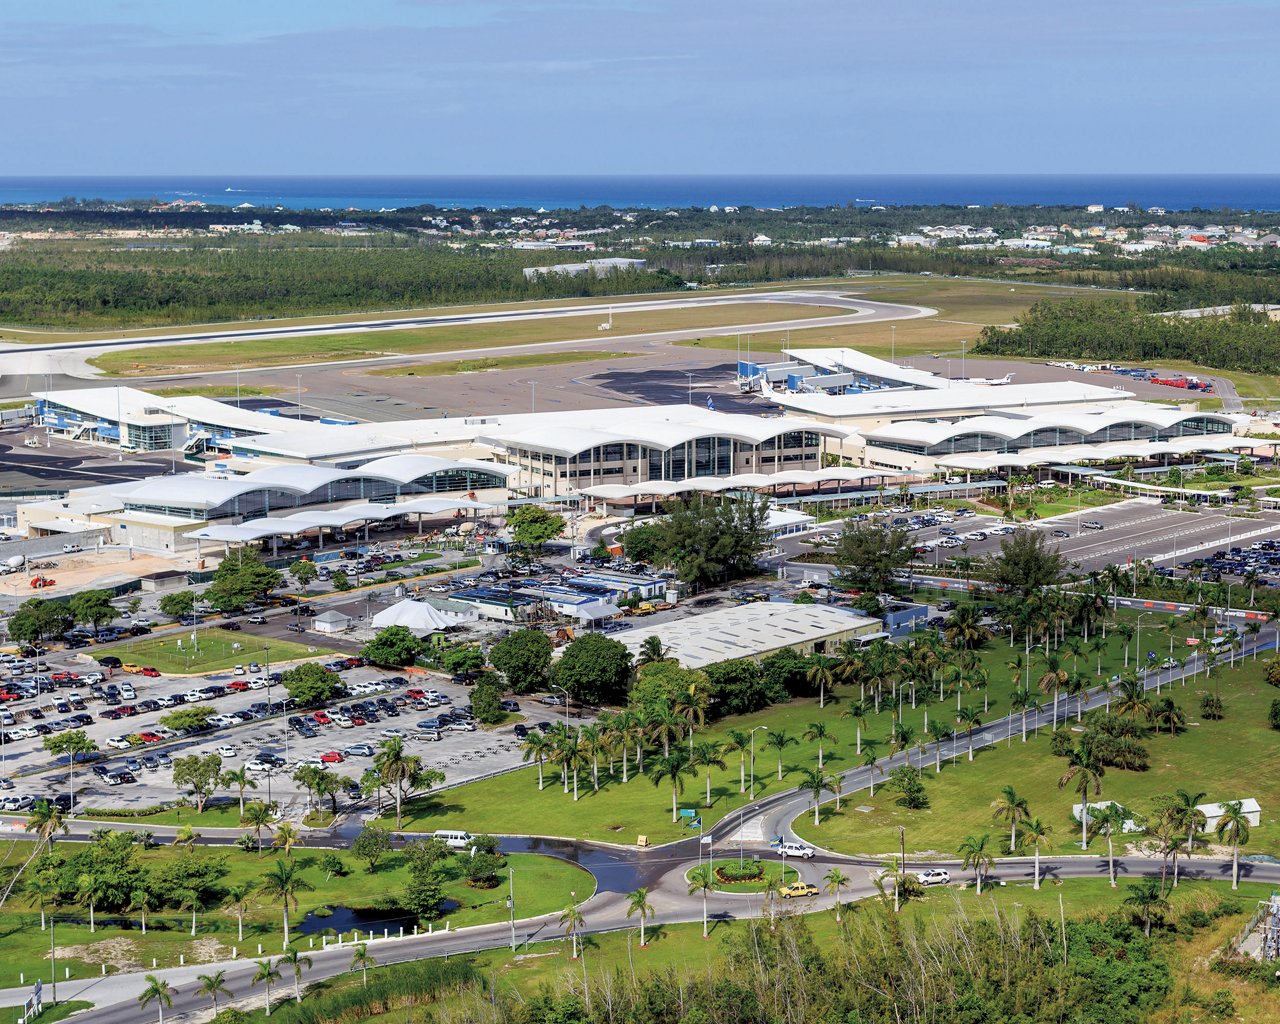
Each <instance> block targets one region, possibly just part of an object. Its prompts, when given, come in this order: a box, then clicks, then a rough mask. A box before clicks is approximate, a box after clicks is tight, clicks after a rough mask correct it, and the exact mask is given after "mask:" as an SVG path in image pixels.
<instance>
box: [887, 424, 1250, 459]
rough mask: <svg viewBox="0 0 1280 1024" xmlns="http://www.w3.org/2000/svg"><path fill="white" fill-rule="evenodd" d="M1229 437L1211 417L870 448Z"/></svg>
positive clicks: (968, 448) (1001, 449) (914, 450)
mask: <svg viewBox="0 0 1280 1024" xmlns="http://www.w3.org/2000/svg"><path fill="white" fill-rule="evenodd" d="M1229 433H1231V424H1230V423H1227V422H1224V421H1223V420H1220V419H1216V418H1214V417H1211V416H1193V417H1190V418H1188V419H1185V420H1181V421H1179V422H1178V423H1176V424H1174V425H1173V426H1171V427H1165V428H1160V427H1153V426H1151V424H1149V423H1138V422H1133V421H1129V422H1124V423H1113V424H1111V425H1110V426H1107V427H1104V428H1102V429H1100V430H1095V431H1093V432H1092V433H1088V434H1085V433H1082V432H1081V431H1078V430H1072V429H1070V428H1067V427H1042V428H1039V429H1036V430H1033V431H1031V432H1030V433H1027V434H1023V435H1022V436H1021V437H1015V438H1012V439H1006V438H1003V437H1000V436H999V435H997V434H984V433H982V432H981V431H974V432H971V433H962V434H955V435H953V436H951V437H948V438H946V439H945V440H943V441H939V442H938V443H937V444H924V443H921V442H908V441H891V440H882V439H880V438H877V437H875V436H874V435H873V436H869V437H868V438H867V444H868V445H871V446H874V447H876V448H883V449H887V450H889V451H895V452H906V453H908V454H911V455H926V456H938V457H940V456H944V455H964V454H970V453H975V452H992V453H996V454H1000V455H1007V454H1009V453H1011V452H1020V451H1024V450H1026V449H1028V448H1050V447H1058V446H1060V445H1077V444H1104V443H1106V442H1108V441H1170V440H1173V439H1174V438H1177V437H1203V436H1205V435H1208V434H1229Z"/></svg>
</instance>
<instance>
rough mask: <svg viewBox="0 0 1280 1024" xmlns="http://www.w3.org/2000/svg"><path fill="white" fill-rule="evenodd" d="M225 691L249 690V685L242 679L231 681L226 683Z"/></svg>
mask: <svg viewBox="0 0 1280 1024" xmlns="http://www.w3.org/2000/svg"><path fill="white" fill-rule="evenodd" d="M227 689H228V690H237V691H242V690H247V689H249V684H248V683H246V682H245V681H244V680H243V679H233V680H231V682H229V683H227Z"/></svg>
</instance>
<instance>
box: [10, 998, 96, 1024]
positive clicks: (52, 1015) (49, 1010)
mask: <svg viewBox="0 0 1280 1024" xmlns="http://www.w3.org/2000/svg"><path fill="white" fill-rule="evenodd" d="M49 996H50V993H48V992H46V993H45V994H44V1009H43V1010H41V1011H40V1016H39V1017H36V1018H35V1020H36V1021H38V1022H39V1024H57V1022H58V1021H60V1020H66V1019H67V1018H68V1017H70V1016H71V1015H72V1014H73V1013H79V1012H80V1011H81V1010H92V1009H93V1003H88V1002H85V1001H84V1000H83V999H68V1000H66V1001H65V1002H61V1003H59V1004H58V1005H57V1006H54V1005H53V1004H52V1003H50V1002H49ZM21 1019H22V1007H21V1006H0V1020H5V1021H9V1020H21Z"/></svg>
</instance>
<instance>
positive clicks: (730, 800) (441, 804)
mask: <svg viewBox="0 0 1280 1024" xmlns="http://www.w3.org/2000/svg"><path fill="white" fill-rule="evenodd" d="M1136 616H1137V613H1136V612H1134V613H1129V612H1126V611H1125V610H1123V609H1122V610H1121V614H1120V618H1121V619H1122V620H1124V621H1127V622H1134V621H1136ZM1165 619H1166V617H1163V616H1152V615H1147V617H1146V618H1145V619H1144V620H1143V623H1142V625H1143V630H1142V644H1143V648H1144V650H1155V651H1156V652H1157V653H1158V654H1163V653H1164V652H1165V651H1166V650H1168V648H1169V645H1170V640H1172V642H1173V644H1172V646H1173V650H1174V653H1175V654H1180V653H1181V652H1182V651H1184V650H1185V649H1186V648H1185V644H1184V638H1185V637H1186V636H1187V635H1189V634H1190V632H1191V630H1189V629H1188V628H1186V627H1185V626H1184V625H1182V624H1181V623H1179V625H1178V626H1177V628H1176V629H1175V630H1174V632H1173V633H1172V634H1169V633H1167V632H1165V631H1163V630H1162V629H1158V628H1157V627H1158V626H1160V625H1161V624H1162V623H1163V622H1164V621H1165ZM1015 644H1016V646H1015V647H1014V648H1012V649H1011V648H1010V647H1009V645H1008V641H1007V640H1004V641H1001V640H999V639H997V640H993V641H992V642H991V643H990V644H988V646H987V647H986V648H985V649H983V650H982V651H980V652H979V657H980V659H981V663H982V666H983V667H984V668H985V669H986V670H987V672H988V673H989V678H990V683H989V685H988V687H987V689H986V690H985V691H969V692H965V693H961V694H960V695H959V701H960V703H961V704H965V705H974V706H976V707H977V708H979V709H981V708H982V707H983V703H984V699H985V700H986V702H987V706H988V711H987V713H986V714H985V715H983V716H982V721H983V722H988V721H991V720H993V719H996V718H999V717H1003V716H1004V715H1006V714H1007V713H1008V707H1009V697H1010V695H1011V693H1012V692H1013V690H1014V689H1015V688H1016V687H1015V682H1014V671H1013V670H1012V669H1010V668H1009V667H1008V665H1009V663H1010V662H1011V661H1016V660H1017V659H1022V660H1024V661H1025V658H1024V652H1023V644H1022V643H1021V637H1019V638H1018V639H1017V641H1015ZM1124 648H1125V645H1124V642H1123V640H1122V638H1121V637H1120V635H1119V634H1117V633H1115V632H1114V631H1113V632H1111V633H1110V634H1109V636H1108V637H1107V647H1106V650H1105V651H1104V652H1103V654H1102V656H1101V672H1100V674H1099V664H1098V662H1099V659H1098V658H1097V656H1095V655H1093V654H1091V653H1089V652H1088V651H1085V652H1084V653H1082V654H1081V655H1080V657H1079V659H1078V661H1077V663H1076V665H1075V666H1074V667H1073V666H1072V664H1071V659H1070V656H1069V655H1067V657H1066V660H1067V666H1068V670H1079V671H1080V672H1082V673H1088V674H1089V675H1090V676H1091V677H1092V679H1093V680H1098V681H1100V680H1102V679H1107V678H1110V677H1111V676H1112V675H1114V674H1116V673H1119V672H1122V671H1123V670H1124V668H1125V656H1124ZM1129 648H1130V656H1129V664H1130V665H1134V664H1136V662H1135V660H1134V659H1135V657H1136V654H1135V652H1136V650H1137V638H1136V637H1135V638H1134V639H1133V640H1131V641H1130V644H1129ZM1039 664H1040V663H1039V661H1038V656H1037V654H1036V652H1035V650H1033V651H1032V654H1031V660H1030V666H1031V668H1030V673H1029V675H1030V678H1031V680H1032V685H1033V686H1034V684H1035V680H1036V679H1037V677H1038V675H1039V671H1038V666H1039ZM1027 675H1028V673H1027V671H1026V669H1025V668H1024V669H1023V670H1022V671H1021V673H1020V678H1021V679H1025V678H1026V676H1027ZM1202 678H1203V677H1202ZM1222 678H1223V679H1226V678H1227V676H1223V677H1222ZM934 693H935V695H936V691H934ZM837 696H838V697H839V698H840V699H839V701H832V700H828V702H827V706H826V708H824V709H819V707H818V702H817V700H814V699H801V700H795V701H792V702H791V703H789V704H785V705H779V706H776V707H772V708H768V709H766V710H764V711H760V712H757V713H755V714H750V715H742V716H737V717H733V718H726V719H723V720H721V721H718V722H716V723H715V724H714V725H711V726H708V727H707V728H706V729H705V730H702V731H699V732H698V733H697V735H696V736H695V739H708V740H714V739H719V740H723V739H725V738H726V736H727V732H728V730H730V729H739V730H742V731H744V732H746V731H748V730H750V729H752V728H754V727H755V726H757V725H767V726H768V727H769V730H770V734H774V735H776V734H779V733H785V734H786V735H788V736H790V737H791V738H793V739H795V740H798V742H797V743H795V744H792V745H788V746H787V747H786V748H785V751H784V753H783V755H782V779H781V781H779V779H778V771H777V768H778V754H777V752H776V751H775V750H774V749H772V748H771V747H770V746H769V745H768V740H767V739H766V736H767V735H769V734H766V733H760V734H758V735H757V736H756V795H757V797H759V796H768V795H771V794H773V793H777V792H780V791H784V790H787V789H791V788H794V787H796V786H797V785H799V782H800V769H802V768H807V767H816V766H817V755H818V744H817V743H816V742H815V741H812V740H805V739H803V734H804V733H805V732H806V730H807V729H808V726H809V724H810V723H812V722H819V721H820V722H822V723H823V724H825V725H826V726H827V728H828V729H829V730H830V731H831V733H833V734H834V736H835V741H834V742H833V741H832V740H828V741H827V742H826V743H825V744H824V748H823V753H824V767H826V768H827V769H828V770H839V771H844V770H847V769H849V768H853V767H856V766H858V765H859V764H861V763H862V761H861V758H860V757H859V756H858V755H857V753H856V736H857V723H856V722H854V721H851V720H850V719H847V718H842V717H841V711H842V709H843V708H844V707H845V701H846V700H847V699H849V698H856V697H857V696H858V691H857V690H856V689H855V690H848V689H841V690H839V691H837ZM916 697H917V706H916V707H915V708H912V707H911V701H910V694H909V692H908V693H907V695H906V696H905V697H904V705H905V706H904V709H903V719H902V720H903V722H904V724H906V725H908V726H910V727H911V728H913V729H914V730H915V735H916V737H917V738H918V737H920V736H922V735H923V733H924V728H925V716H926V715H928V716H929V717H930V720H931V721H935V722H936V721H937V720H938V718H939V716H942V718H943V719H944V720H945V721H946V722H947V723H948V724H952V723H954V720H955V714H956V702H957V696H956V694H954V693H951V694H948V695H947V697H946V699H945V700H943V701H941V702H935V703H933V704H932V705H928V704H926V702H925V700H926V693H925V688H924V687H919V688H918V689H917V694H916ZM1040 699H1041V700H1042V701H1048V700H1051V698H1046V697H1043V696H1042V697H1041V698H1040ZM1179 700H1180V703H1183V704H1184V705H1186V706H1187V710H1188V711H1193V710H1198V703H1197V704H1196V707H1195V708H1193V707H1192V706H1191V703H1192V702H1191V700H1190V698H1185V699H1184V698H1179ZM1195 701H1196V702H1198V701H1199V697H1198V696H1197V697H1195ZM892 710H893V709H892V708H891V706H890V703H889V702H888V701H885V702H882V703H881V706H880V710H879V712H878V713H873V714H871V715H869V716H868V721H867V726H866V728H865V729H864V730H863V739H864V740H867V739H875V740H877V741H879V748H878V753H879V754H880V755H881V756H883V755H885V754H887V753H888V744H887V742H886V738H887V737H888V735H889V732H890V729H891V721H890V718H891V714H892ZM726 765H727V767H726V768H725V769H724V770H720V769H713V770H712V771H711V805H710V807H707V806H705V804H706V779H705V775H703V774H699V775H698V777H696V778H686V779H684V792H683V794H682V795H681V796H680V798H679V805H680V806H681V807H690V808H697V809H698V810H699V812H700V813H701V814H702V815H703V820H704V822H705V823H706V824H707V825H710V824H711V823H712V822H715V821H719V820H720V819H721V818H723V817H725V816H726V815H731V814H733V813H734V812H736V811H737V810H738V808H739V807H741V806H743V804H744V803H746V802H747V798H746V797H745V796H742V795H740V794H739V792H738V770H739V757H738V755H737V754H736V753H735V754H730V755H728V756H727V757H726ZM614 767H615V769H616V772H615V774H614V775H612V776H610V775H609V773H608V764H607V762H602V763H601V768H600V780H601V788H600V792H599V793H596V792H594V791H593V789H592V783H591V772H590V769H589V768H588V769H587V770H586V771H583V772H580V773H579V777H578V796H579V799H578V801H577V802H576V803H575V802H574V801H573V797H572V783H571V784H570V794H569V795H568V796H566V795H565V794H564V792H563V788H562V786H561V781H560V777H559V775H558V774H557V772H556V770H555V769H554V768H553V767H550V766H544V768H543V774H544V779H545V787H544V789H543V790H542V791H541V792H539V790H538V772H537V769H536V768H535V767H533V766H530V767H528V768H524V769H521V770H519V771H515V772H509V773H507V774H505V775H501V776H497V777H495V778H492V779H483V780H480V781H478V782H472V783H468V784H466V785H463V786H459V787H457V788H456V789H450V790H446V791H445V792H443V793H441V794H439V795H438V796H434V797H431V796H429V797H426V798H424V799H421V800H417V801H413V802H411V803H410V804H409V805H407V809H406V826H405V827H406V828H409V829H412V830H425V831H433V830H435V829H438V828H467V829H470V830H471V831H482V832H498V833H522V834H531V835H556V836H567V837H575V838H580V839H590V840H596V841H602V842H614V843H624V844H630V843H634V842H636V837H637V836H640V835H645V836H648V838H649V841H650V842H652V843H663V842H669V841H671V840H674V839H679V838H681V837H682V833H681V829H680V826H679V824H674V823H672V821H671V786H670V783H664V784H663V785H662V786H657V787H655V786H654V785H653V784H652V782H651V781H650V780H649V779H648V778H636V777H635V764H634V760H633V761H632V763H631V766H630V781H628V782H627V783H626V784H623V782H622V781H621V763H620V762H615V766H614ZM1055 778H1056V776H1055ZM996 788H997V789H998V788H999V787H998V786H997V787H996ZM1174 788H1176V787H1174ZM877 793H878V790H877ZM992 798H993V797H992V796H988V797H986V798H985V799H986V801H987V802H989V801H990V800H991V799H992ZM855 802H857V801H855ZM846 813H852V812H848V811H847V812H846ZM859 820H860V821H861V816H859ZM684 834H685V835H687V834H688V833H687V832H686V833H684Z"/></svg>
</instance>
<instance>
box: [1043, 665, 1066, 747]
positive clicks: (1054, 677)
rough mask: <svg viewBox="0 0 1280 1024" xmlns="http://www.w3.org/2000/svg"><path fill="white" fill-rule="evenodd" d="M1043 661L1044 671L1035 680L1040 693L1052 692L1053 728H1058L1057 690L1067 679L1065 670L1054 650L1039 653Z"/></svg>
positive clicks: (1055, 729)
mask: <svg viewBox="0 0 1280 1024" xmlns="http://www.w3.org/2000/svg"><path fill="white" fill-rule="evenodd" d="M1039 658H1040V660H1041V661H1042V662H1043V663H1044V672H1043V673H1041V675H1040V678H1039V679H1037V680H1036V685H1037V686H1039V687H1040V692H1041V693H1050V692H1052V693H1053V728H1054V731H1055V732H1056V731H1057V728H1058V691H1059V690H1061V689H1062V687H1063V684H1065V683H1066V681H1067V670H1066V669H1064V668H1063V667H1062V659H1061V658H1060V657H1059V656H1058V655H1057V653H1055V652H1048V653H1045V654H1041V655H1039Z"/></svg>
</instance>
